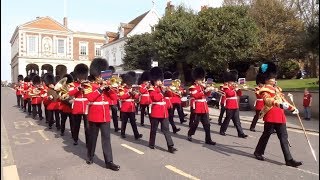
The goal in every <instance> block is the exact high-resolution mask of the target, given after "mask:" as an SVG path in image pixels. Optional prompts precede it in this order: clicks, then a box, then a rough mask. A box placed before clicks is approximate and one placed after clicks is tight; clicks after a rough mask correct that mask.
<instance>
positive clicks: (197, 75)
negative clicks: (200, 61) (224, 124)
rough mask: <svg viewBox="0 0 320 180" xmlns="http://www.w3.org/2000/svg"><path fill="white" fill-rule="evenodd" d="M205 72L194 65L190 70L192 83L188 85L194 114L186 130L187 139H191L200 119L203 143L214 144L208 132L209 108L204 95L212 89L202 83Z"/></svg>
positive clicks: (208, 94) (208, 93)
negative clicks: (203, 135) (192, 120)
mask: <svg viewBox="0 0 320 180" xmlns="http://www.w3.org/2000/svg"><path fill="white" fill-rule="evenodd" d="M205 75H206V72H205V70H204V69H203V68H202V67H196V68H195V69H193V71H192V77H193V79H194V84H193V85H192V86H191V87H190V89H192V91H191V92H190V93H191V96H192V97H193V98H194V114H195V119H194V122H193V123H192V124H191V127H190V129H189V131H188V140H189V141H192V137H191V136H192V135H194V134H195V132H196V130H197V128H198V125H199V121H201V123H202V126H203V129H204V131H205V134H206V137H205V143H206V144H210V145H215V144H216V142H214V141H212V139H211V134H210V123H209V108H208V104H207V100H206V97H208V96H210V94H211V91H212V89H210V88H205V85H204V84H203V81H204V78H205Z"/></svg>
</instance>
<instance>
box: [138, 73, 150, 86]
mask: <svg viewBox="0 0 320 180" xmlns="http://www.w3.org/2000/svg"><path fill="white" fill-rule="evenodd" d="M139 81H140V82H141V83H142V82H143V81H150V72H149V71H143V73H142V74H141V76H140V79H139Z"/></svg>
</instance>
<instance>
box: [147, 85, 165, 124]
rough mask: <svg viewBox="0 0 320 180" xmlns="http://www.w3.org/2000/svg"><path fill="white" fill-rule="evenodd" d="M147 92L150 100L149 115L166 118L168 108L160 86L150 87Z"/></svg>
mask: <svg viewBox="0 0 320 180" xmlns="http://www.w3.org/2000/svg"><path fill="white" fill-rule="evenodd" d="M149 93H150V98H151V101H152V103H151V114H150V116H151V117H153V118H168V117H169V115H168V110H167V109H168V108H167V105H166V102H165V101H164V96H163V94H162V93H161V89H160V87H150V88H149Z"/></svg>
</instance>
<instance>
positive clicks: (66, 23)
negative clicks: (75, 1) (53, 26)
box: [63, 17, 68, 28]
mask: <svg viewBox="0 0 320 180" xmlns="http://www.w3.org/2000/svg"><path fill="white" fill-rule="evenodd" d="M63 26H64V27H66V28H68V18H67V17H64V18H63Z"/></svg>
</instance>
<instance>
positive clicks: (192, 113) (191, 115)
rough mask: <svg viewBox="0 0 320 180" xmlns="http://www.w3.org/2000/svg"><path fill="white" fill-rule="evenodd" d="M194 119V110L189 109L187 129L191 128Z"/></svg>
mask: <svg viewBox="0 0 320 180" xmlns="http://www.w3.org/2000/svg"><path fill="white" fill-rule="evenodd" d="M195 117H196V114H195V113H194V109H192V108H190V118H189V128H191V125H192V124H193V122H194V119H195Z"/></svg>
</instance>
